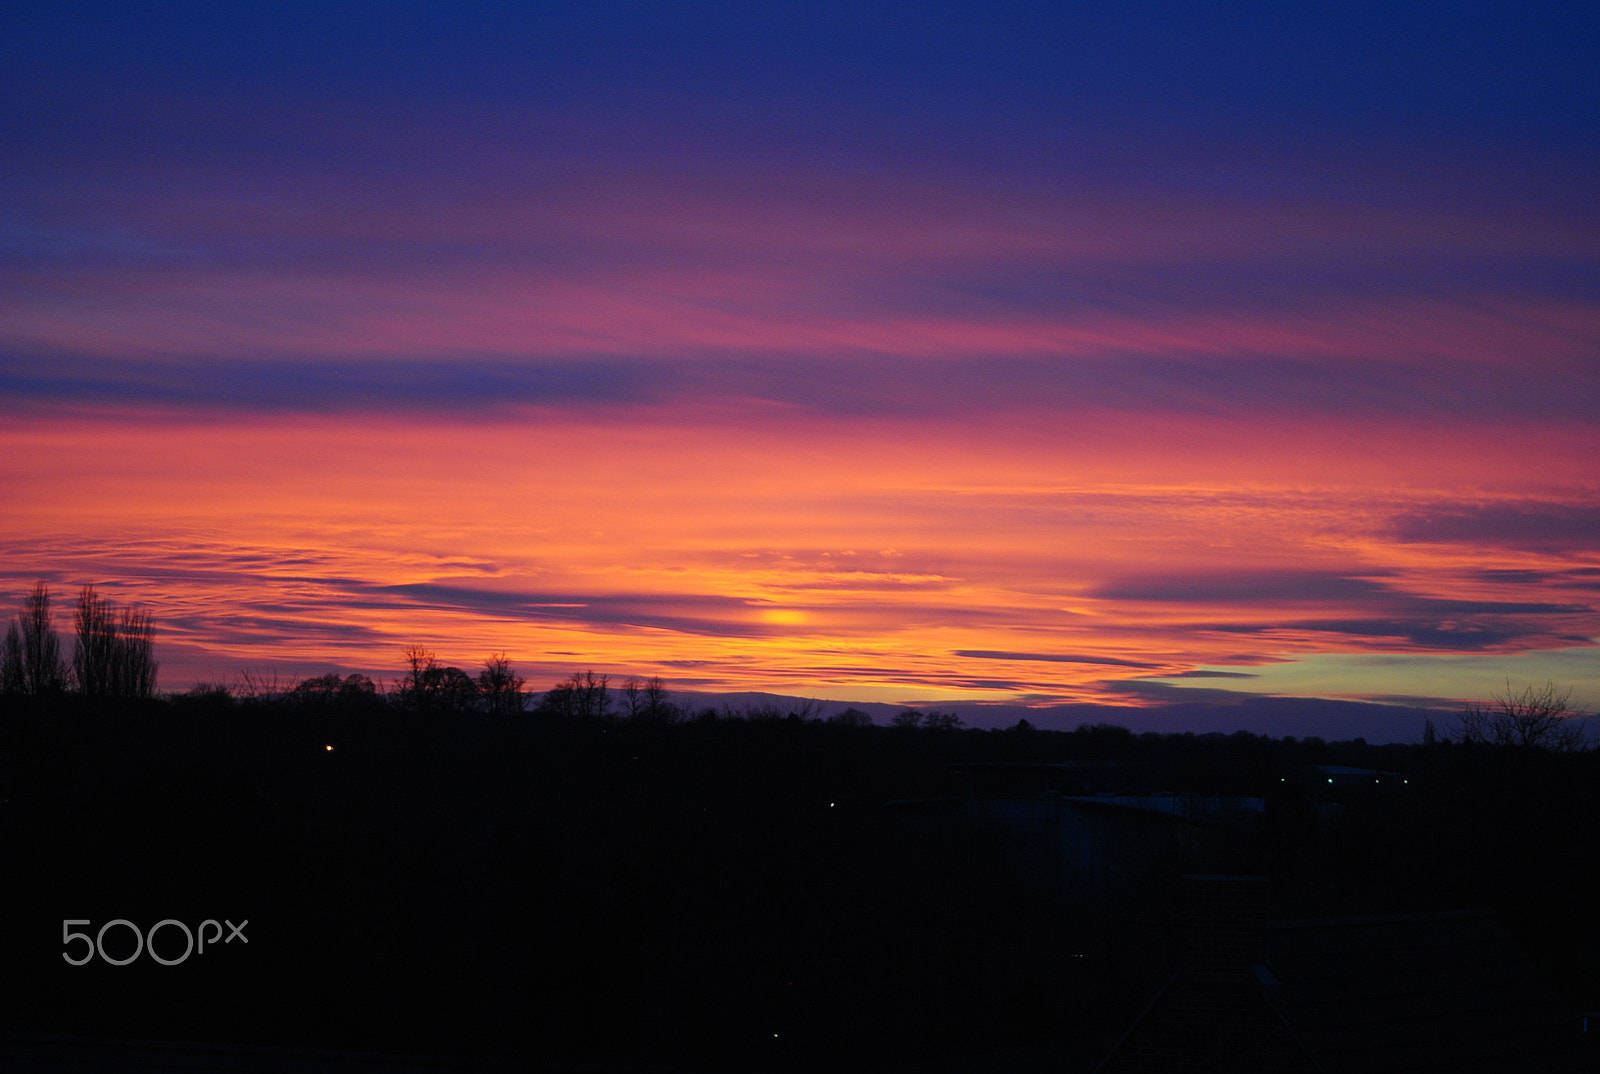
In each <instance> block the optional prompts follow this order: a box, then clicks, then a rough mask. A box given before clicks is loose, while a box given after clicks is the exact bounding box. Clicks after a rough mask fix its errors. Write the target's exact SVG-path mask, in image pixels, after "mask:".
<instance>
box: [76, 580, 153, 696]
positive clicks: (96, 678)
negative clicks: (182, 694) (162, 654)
mask: <svg viewBox="0 0 1600 1074" xmlns="http://www.w3.org/2000/svg"><path fill="white" fill-rule="evenodd" d="M73 622H74V625H75V626H76V627H77V632H78V638H77V643H76V644H75V645H74V647H73V652H72V669H73V673H74V675H75V676H76V678H77V683H78V689H79V690H82V691H83V693H84V694H86V695H87V696H89V697H124V698H148V697H151V696H153V695H154V694H155V688H156V670H157V668H158V667H159V665H158V664H157V663H156V660H155V644H154V641H155V623H154V621H153V620H152V619H151V617H150V613H149V612H147V611H144V610H143V609H139V608H128V609H126V610H125V611H124V612H123V613H122V615H121V616H120V617H119V616H118V615H117V607H116V605H115V604H114V603H112V602H111V601H110V600H107V599H106V598H104V597H102V596H100V595H99V594H97V593H96V592H95V591H94V586H92V585H86V586H84V587H83V589H82V590H80V591H79V593H78V606H77V609H76V611H75V613H74V615H73Z"/></svg>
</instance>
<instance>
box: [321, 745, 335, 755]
mask: <svg viewBox="0 0 1600 1074" xmlns="http://www.w3.org/2000/svg"><path fill="white" fill-rule="evenodd" d="M322 748H323V749H325V750H327V751H328V752H329V753H332V752H333V747H332V746H324V747H322Z"/></svg>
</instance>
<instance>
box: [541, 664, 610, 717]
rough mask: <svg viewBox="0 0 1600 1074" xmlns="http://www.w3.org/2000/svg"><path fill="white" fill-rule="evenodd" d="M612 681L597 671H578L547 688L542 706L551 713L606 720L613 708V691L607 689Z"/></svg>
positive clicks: (542, 709) (547, 712) (543, 709)
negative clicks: (580, 673) (607, 685)
mask: <svg viewBox="0 0 1600 1074" xmlns="http://www.w3.org/2000/svg"><path fill="white" fill-rule="evenodd" d="M609 681H610V677H609V676H607V675H596V674H595V673H594V672H593V671H585V672H584V673H583V674H582V675H579V674H577V673H576V672H574V673H573V674H572V675H569V676H568V677H567V678H565V679H562V680H561V681H560V682H558V683H556V684H555V685H554V686H552V687H551V688H550V689H549V690H547V691H545V695H544V697H543V699H541V700H540V702H539V709H540V711H542V712H544V713H545V714H546V715H550V716H567V717H575V718H577V719H585V720H598V719H604V718H605V717H606V716H607V715H608V714H609V713H610V711H611V694H610V691H609V690H607V689H606V684H607V683H608V682H609Z"/></svg>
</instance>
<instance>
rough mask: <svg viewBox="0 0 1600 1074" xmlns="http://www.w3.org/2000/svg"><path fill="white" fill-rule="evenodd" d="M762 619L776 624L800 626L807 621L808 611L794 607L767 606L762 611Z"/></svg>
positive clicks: (764, 621)
mask: <svg viewBox="0 0 1600 1074" xmlns="http://www.w3.org/2000/svg"><path fill="white" fill-rule="evenodd" d="M761 621H762V622H763V623H772V624H773V625H774V626H799V625H801V624H802V623H804V622H805V621H806V613H805V612H802V611H798V610H796V609H794V608H766V609H763V610H762V612H761Z"/></svg>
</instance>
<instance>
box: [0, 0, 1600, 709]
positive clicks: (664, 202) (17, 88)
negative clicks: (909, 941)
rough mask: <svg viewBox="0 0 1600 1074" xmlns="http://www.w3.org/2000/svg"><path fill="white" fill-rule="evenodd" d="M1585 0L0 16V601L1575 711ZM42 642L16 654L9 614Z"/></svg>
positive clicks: (1582, 483) (1589, 208) (1028, 699)
mask: <svg viewBox="0 0 1600 1074" xmlns="http://www.w3.org/2000/svg"><path fill="white" fill-rule="evenodd" d="M1597 57H1600V7H1597V6H1596V5H1594V4H1593V3H1584V4H1571V5H1563V4H1537V5H1526V4H1512V3H1506V4H1462V3H1453V4H1409V5H1376V4H1373V5H1364V4H1356V3H1339V4H1336V5H1335V4H1190V3H1139V2H1117V3H1105V4H1080V3H1048V4H1036V5H1035V4H999V3H993V2H985V3H973V4H942V3H915V4H889V3H874V4H862V5H837V6H835V5H825V4H818V3H804V4H799V3H797V4H781V3H775V4H746V3H728V4H713V3H704V4H636V5H635V4H607V3H592V2H591V3H582V4H571V5H567V4H544V3H540V4H515V5H512V4H503V5H502V4H484V5H462V4H457V3H439V4H413V3H360V4H357V3H334V4H326V3H315V4H312V3H304V4H300V3H251V4H215V3H194V4H187V3H139V4H127V3H107V4H84V3H59V2H53V3H28V2H15V0H14V2H11V3H8V4H6V5H5V6H4V8H3V9H0V408H3V415H4V416H3V417H0V503H3V505H4V507H3V519H4V521H3V524H0V549H3V556H0V615H10V614H12V613H13V612H14V611H15V610H16V609H17V607H18V605H19V604H20V602H21V599H22V596H23V594H24V593H25V592H26V591H27V590H28V588H29V587H31V586H32V584H33V582H34V581H35V580H36V579H39V578H43V579H46V580H48V581H49V582H51V583H52V585H53V586H54V587H55V592H56V594H57V596H58V598H59V600H60V604H59V605H58V611H59V612H60V613H63V614H64V613H65V612H66V610H67V603H68V600H69V598H70V596H71V594H72V593H73V592H75V591H76V589H77V588H78V587H79V586H81V585H83V584H85V583H91V582H92V583H94V584H96V585H97V586H98V587H99V588H100V589H101V591H102V592H104V593H106V594H107V595H109V596H111V597H112V598H113V599H115V600H117V601H118V602H119V603H125V602H137V603H142V604H144V605H145V606H147V607H148V608H149V609H150V610H151V612H152V613H153V614H154V616H155V620H156V623H157V626H158V630H159V633H158V636H157V656H158V658H159V659H160V660H161V661H162V669H161V682H162V686H163V687H164V688H166V689H172V690H178V689H184V688H186V687H188V686H189V685H190V684H191V683H193V682H195V681H196V680H215V681H221V682H228V681H230V680H232V679H233V678H234V676H236V675H237V674H238V673H240V672H241V671H243V670H253V671H265V670H268V669H271V670H274V671H276V672H278V673H279V674H281V675H282V676H284V677H286V678H291V679H292V678H295V677H298V676H302V675H311V674H320V673H323V672H326V671H330V670H337V671H340V672H348V671H362V672H365V673H367V674H371V675H373V676H374V677H377V678H380V679H392V678H394V677H395V676H396V675H397V674H398V672H399V668H400V662H401V660H400V657H401V651H402V648H403V647H404V646H406V645H408V644H413V643H416V644H422V645H425V646H428V647H430V648H432V649H434V650H435V651H436V652H437V653H438V654H439V656H440V658H441V659H442V660H444V661H446V662H449V663H455V664H459V665H461V666H463V667H466V668H471V669H474V670H475V669H476V667H477V666H479V663H480V662H481V660H482V658H483V657H484V656H485V655H487V654H489V653H491V652H495V651H502V650H503V651H505V652H506V653H508V654H510V656H511V657H512V659H513V662H514V663H515V664H516V665H517V667H518V668H519V669H520V670H521V671H522V672H523V674H525V675H526V676H527V677H528V679H529V682H530V686H532V687H535V688H543V687H545V686H547V685H548V684H549V683H550V682H551V681H554V680H555V679H556V678H559V677H561V676H564V675H566V674H568V673H569V672H572V671H575V670H582V669H585V668H593V669H595V670H596V671H606V672H610V673H611V674H612V675H613V676H614V677H619V678H620V677H624V676H627V675H638V676H649V675H660V676H661V677H662V678H663V679H665V680H666V681H667V683H668V685H669V686H672V687H676V688H678V689H684V690H689V689H694V690H715V691H733V690H769V691H773V692H778V693H789V694H803V695H807V696H819V697H828V698H837V699H849V700H862V701H868V700H870V701H887V702H895V703H901V702H924V703H927V702H936V701H951V700H960V699H965V700H994V701H1012V702H1017V701H1021V702H1025V703H1037V704H1049V703H1061V702H1074V701H1095V702H1114V703H1125V704H1130V705H1155V704H1160V703H1162V702H1166V701H1173V700H1181V699H1184V698H1187V697H1201V696H1219V695H1216V694H1215V693H1212V691H1216V690H1219V689H1221V690H1227V691H1239V692H1244V693H1270V694H1279V695H1288V696H1308V697H1310V696H1315V697H1329V698H1355V699H1371V700H1383V701H1400V700H1403V701H1407V702H1419V703H1438V704H1447V705H1454V704H1457V703H1459V701H1460V700H1461V699H1467V698H1483V697H1487V696H1488V695H1489V694H1490V693H1491V692H1492V691H1495V690H1499V689H1503V688H1504V687H1505V684H1506V681H1507V680H1508V679H1509V680H1510V681H1511V682H1512V683H1513V684H1514V685H1518V684H1521V683H1525V682H1539V683H1542V682H1544V681H1545V680H1546V679H1552V680H1554V681H1555V682H1556V683H1557V684H1558V685H1561V686H1571V687H1572V688H1573V691H1574V693H1573V700H1574V702H1576V703H1579V704H1581V705H1583V706H1584V707H1587V708H1590V709H1593V708H1594V707H1596V706H1597V705H1600V647H1597V646H1600V640H1597V639H1600V178H1597V177H1600V74H1597V70H1600V67H1597ZM63 625H65V624H63Z"/></svg>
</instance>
